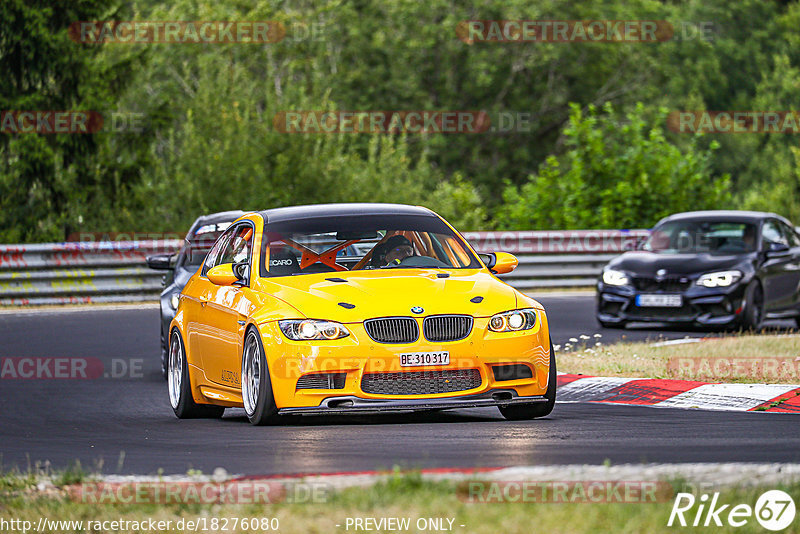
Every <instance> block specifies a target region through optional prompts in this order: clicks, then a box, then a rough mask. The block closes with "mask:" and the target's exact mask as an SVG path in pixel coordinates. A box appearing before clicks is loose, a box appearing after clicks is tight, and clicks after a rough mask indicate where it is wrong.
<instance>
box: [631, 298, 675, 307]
mask: <svg viewBox="0 0 800 534" xmlns="http://www.w3.org/2000/svg"><path fill="white" fill-rule="evenodd" d="M636 305H637V306H639V307H640V308H680V307H681V306H683V298H682V297H681V296H680V295H636Z"/></svg>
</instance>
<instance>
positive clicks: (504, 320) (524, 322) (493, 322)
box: [489, 308, 536, 332]
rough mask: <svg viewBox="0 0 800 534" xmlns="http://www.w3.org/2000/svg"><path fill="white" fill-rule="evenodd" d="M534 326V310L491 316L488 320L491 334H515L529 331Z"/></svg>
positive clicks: (513, 311) (528, 309) (512, 311)
mask: <svg viewBox="0 0 800 534" xmlns="http://www.w3.org/2000/svg"><path fill="white" fill-rule="evenodd" d="M535 324H536V310H533V309H530V308H527V309H524V310H511V311H507V312H503V313H498V314H496V315H493V316H492V318H491V319H489V330H491V331H492V332H516V331H518V330H530V329H531V328H533V326H534V325H535Z"/></svg>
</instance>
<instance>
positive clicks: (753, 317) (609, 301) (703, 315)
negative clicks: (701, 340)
mask: <svg viewBox="0 0 800 534" xmlns="http://www.w3.org/2000/svg"><path fill="white" fill-rule="evenodd" d="M778 318H793V319H794V320H795V321H797V323H798V326H800V235H799V234H798V233H797V231H796V230H795V229H794V227H793V226H792V225H791V223H789V221H788V220H786V219H785V218H783V217H781V216H779V215H776V214H774V213H762V212H752V211H696V212H688V213H678V214H675V215H671V216H669V217H666V218H664V219H662V220H661V221H659V222H658V224H656V226H655V227H654V228H653V230H652V232H651V233H650V236H649V237H648V238H647V239H646V240H645V241H644V242H643V243H641V244H640V246H639V247H638V249H637V250H635V251H631V252H626V253H624V254H622V255H621V256H618V257H616V258H614V259H613V260H611V261H610V262H609V263H608V265H606V266H605V267H604V268H603V272H602V274H601V275H600V279H599V280H598V282H597V320H598V322H599V323H600V324H601V325H602V326H604V327H608V328H610V327H617V328H620V327H623V326H625V325H626V324H627V323H632V322H659V323H673V324H675V323H678V324H684V325H704V326H719V327H742V328H746V329H750V328H752V329H758V328H760V327H761V325H762V322H763V321H764V320H765V319H778Z"/></svg>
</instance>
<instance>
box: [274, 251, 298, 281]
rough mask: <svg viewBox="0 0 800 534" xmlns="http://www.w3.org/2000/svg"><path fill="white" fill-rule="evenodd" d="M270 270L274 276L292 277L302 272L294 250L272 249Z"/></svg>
mask: <svg viewBox="0 0 800 534" xmlns="http://www.w3.org/2000/svg"><path fill="white" fill-rule="evenodd" d="M268 270H269V272H270V274H271V275H272V276H290V275H293V274H295V273H299V272H300V263H299V262H298V261H297V256H296V254H295V252H294V251H293V249H291V248H287V247H270V248H269V266H268Z"/></svg>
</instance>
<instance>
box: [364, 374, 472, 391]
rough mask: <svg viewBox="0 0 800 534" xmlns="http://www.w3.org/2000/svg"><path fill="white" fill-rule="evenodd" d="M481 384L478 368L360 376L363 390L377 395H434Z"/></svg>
mask: <svg viewBox="0 0 800 534" xmlns="http://www.w3.org/2000/svg"><path fill="white" fill-rule="evenodd" d="M480 385H481V373H480V372H479V371H478V370H477V369H443V370H438V371H413V372H405V373H370V374H365V375H364V376H363V377H362V378H361V390H362V391H363V392H364V393H375V394H378V395H433V394H435V393H451V392H455V391H465V390H467V389H474V388H477V387H479V386H480Z"/></svg>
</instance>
